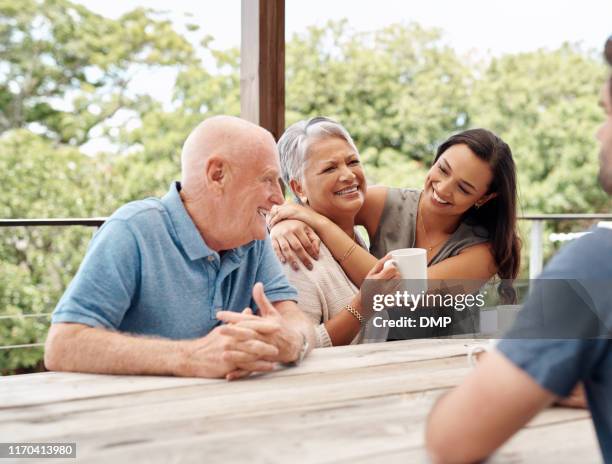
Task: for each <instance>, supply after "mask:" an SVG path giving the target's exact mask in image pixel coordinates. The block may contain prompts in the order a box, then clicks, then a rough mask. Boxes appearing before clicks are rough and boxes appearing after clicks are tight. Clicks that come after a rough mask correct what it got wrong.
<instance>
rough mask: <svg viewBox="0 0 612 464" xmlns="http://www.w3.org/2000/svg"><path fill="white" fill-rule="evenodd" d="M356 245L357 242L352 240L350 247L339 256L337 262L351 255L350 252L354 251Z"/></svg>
mask: <svg viewBox="0 0 612 464" xmlns="http://www.w3.org/2000/svg"><path fill="white" fill-rule="evenodd" d="M356 247H357V242H353V244H352V245H351V247H350V248H349V249H348V250H347V251H346V253H344V256H343V257H342V258H340V259H339V260H338V262H339V263H341V262H342V261H344V260H345V259H346V258H348V257H349V256H351V254H352V253H353V251H355V248H356Z"/></svg>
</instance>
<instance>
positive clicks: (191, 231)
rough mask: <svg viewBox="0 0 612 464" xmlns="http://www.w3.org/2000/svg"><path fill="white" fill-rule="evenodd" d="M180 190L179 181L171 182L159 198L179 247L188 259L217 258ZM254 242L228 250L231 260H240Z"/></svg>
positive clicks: (217, 255)
mask: <svg viewBox="0 0 612 464" xmlns="http://www.w3.org/2000/svg"><path fill="white" fill-rule="evenodd" d="M180 190H181V183H180V182H173V183H172V184H171V185H170V190H169V191H168V193H166V195H164V196H163V197H162V199H161V201H162V204H163V205H164V206H165V208H166V210H167V211H168V214H169V215H170V220H171V221H172V225H173V226H174V230H175V231H176V234H177V235H178V240H179V242H180V245H181V247H182V248H183V250H185V253H187V256H189V259H191V260H192V261H195V260H197V259H202V258H207V257H208V256H214V257H215V259H217V260H218V259H219V254H218V253H217V252H216V251H214V250H212V249H211V248H209V246H208V245H207V244H206V242H205V241H204V239H203V238H202V236H201V235H200V232H199V231H198V229H197V227H196V226H195V224H194V222H193V220H192V219H191V216H189V214H188V213H187V210H186V209H185V205H184V204H183V200H182V199H181V195H180V194H179V191H180ZM254 244H255V241H252V242H250V243H247V244H246V245H243V246H241V247H239V248H235V249H233V250H228V253H229V254H230V256H231V258H232V260H234V261H240V260H242V257H243V256H244V254H245V253H246V252H247V251H248V250H249V249H250V248H251V247H252V246H253V245H254Z"/></svg>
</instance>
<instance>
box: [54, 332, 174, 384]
mask: <svg viewBox="0 0 612 464" xmlns="http://www.w3.org/2000/svg"><path fill="white" fill-rule="evenodd" d="M184 348H185V342H181V341H174V340H168V339H163V338H149V337H136V336H133V335H126V334H121V333H117V332H112V331H109V330H105V329H100V328H93V327H88V326H85V325H81V324H53V325H52V326H51V329H50V330H49V335H48V337H47V344H46V346H45V365H46V366H47V368H48V369H50V370H58V371H71V372H89V373H98V374H141V375H180V368H181V364H182V360H183V359H184V357H183V352H184Z"/></svg>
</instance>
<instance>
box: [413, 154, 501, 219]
mask: <svg viewBox="0 0 612 464" xmlns="http://www.w3.org/2000/svg"><path fill="white" fill-rule="evenodd" d="M492 180H493V173H492V171H491V167H490V166H489V163H488V162H486V161H484V160H482V159H480V158H479V157H478V156H476V155H475V154H474V152H473V151H472V150H470V148H469V147H468V146H467V145H465V144H463V143H461V144H456V145H452V146H450V147H449V148H448V149H447V150H445V151H444V153H442V154H441V155H440V157H439V158H438V160H437V161H436V162H435V164H434V165H433V166H432V167H431V169H430V170H429V172H428V173H427V178H426V179H425V187H424V189H423V195H424V198H423V199H424V200H425V201H424V202H423V204H422V205H423V206H422V207H423V208H426V209H428V210H431V211H436V212H437V213H438V214H448V215H461V214H463V213H465V212H466V211H467V210H468V209H470V208H471V207H472V206H474V204H475V203H478V202H481V201H483V200H486V199H487V198H488V195H487V192H488V189H489V185H490V184H491V181H492Z"/></svg>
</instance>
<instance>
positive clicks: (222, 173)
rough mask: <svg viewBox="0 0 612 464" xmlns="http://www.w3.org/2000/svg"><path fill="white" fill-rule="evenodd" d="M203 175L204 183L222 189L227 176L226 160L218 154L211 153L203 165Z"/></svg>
mask: <svg viewBox="0 0 612 464" xmlns="http://www.w3.org/2000/svg"><path fill="white" fill-rule="evenodd" d="M204 175H205V177H206V183H207V184H208V185H209V186H210V187H211V188H212V189H215V190H216V189H219V190H221V189H223V187H224V186H225V184H226V183H227V178H228V166H227V162H226V161H225V160H224V159H223V158H221V157H219V156H215V155H212V156H211V157H210V158H208V160H207V161H206V164H205V165H204Z"/></svg>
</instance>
